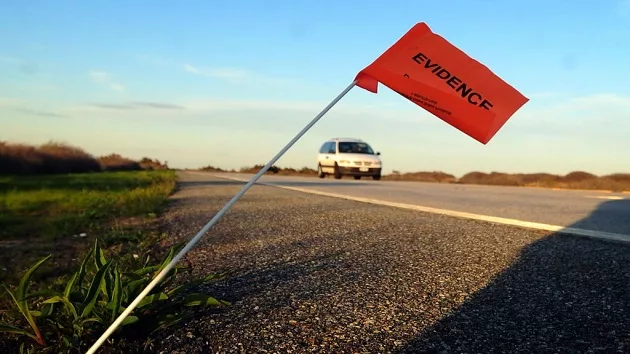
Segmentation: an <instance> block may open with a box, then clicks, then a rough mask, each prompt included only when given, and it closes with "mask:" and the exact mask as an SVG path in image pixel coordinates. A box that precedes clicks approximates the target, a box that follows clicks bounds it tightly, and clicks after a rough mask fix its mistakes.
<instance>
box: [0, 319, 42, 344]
mask: <svg viewBox="0 0 630 354" xmlns="http://www.w3.org/2000/svg"><path fill="white" fill-rule="evenodd" d="M0 332H4V333H13V334H18V335H22V336H27V337H29V338H31V339H33V340H37V336H35V335H34V334H33V333H31V332H29V331H26V330H24V329H22V328H18V327H15V326H11V325H10V324H7V323H2V322H0Z"/></svg>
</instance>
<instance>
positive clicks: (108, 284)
mask: <svg viewBox="0 0 630 354" xmlns="http://www.w3.org/2000/svg"><path fill="white" fill-rule="evenodd" d="M106 263H107V260H106V259H105V253H104V252H103V249H102V248H101V246H100V245H99V244H98V239H95V240H94V264H95V265H96V269H97V270H99V269H101V268H102V267H103V266H104V265H105V264H106ZM112 283H113V282H112V279H111V277H110V276H109V274H107V275H106V276H105V277H104V278H103V280H102V281H101V283H100V284H99V287H100V289H101V291H102V292H103V295H105V296H106V297H107V300H111V296H112V294H111V292H112V287H113V284H112Z"/></svg>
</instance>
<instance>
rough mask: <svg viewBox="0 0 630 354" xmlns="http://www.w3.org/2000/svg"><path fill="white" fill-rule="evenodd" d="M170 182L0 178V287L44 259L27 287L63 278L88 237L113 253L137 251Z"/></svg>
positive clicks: (116, 175)
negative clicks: (47, 261) (46, 258)
mask: <svg viewBox="0 0 630 354" xmlns="http://www.w3.org/2000/svg"><path fill="white" fill-rule="evenodd" d="M176 180H177V176H176V173H175V172H174V171H169V170H156V171H129V172H96V173H83V174H65V175H39V176H27V177H23V176H20V177H14V176H2V177H0V282H3V281H6V282H12V281H15V279H16V276H17V275H18V274H20V273H22V272H23V271H24V269H26V268H28V267H29V266H30V264H32V263H33V261H35V260H36V259H38V258H41V257H42V256H43V255H46V254H53V258H52V259H51V262H50V264H47V265H46V266H44V267H42V270H41V271H40V272H39V273H40V276H39V278H38V279H35V280H36V281H41V282H45V281H46V279H52V278H54V277H56V276H59V275H63V274H65V273H67V271H68V266H70V265H72V264H74V262H75V261H76V257H77V256H78V255H79V254H81V253H82V252H84V251H85V249H86V247H89V245H90V244H91V243H92V242H93V240H94V238H95V237H98V239H100V240H101V242H102V243H103V246H104V247H118V250H113V252H114V253H123V252H127V253H128V252H132V249H134V248H137V247H142V246H141V243H142V242H144V240H145V239H146V238H147V235H148V234H150V233H152V232H153V231H152V230H150V224H151V222H152V220H154V219H155V216H156V215H157V214H158V213H159V212H160V210H161V209H162V208H163V206H164V205H165V204H166V199H167V198H168V196H169V195H170V194H171V193H172V192H173V190H174V188H175V184H176ZM81 233H85V234H87V236H86V237H76V236H77V235H79V234H81Z"/></svg>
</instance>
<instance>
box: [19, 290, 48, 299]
mask: <svg viewBox="0 0 630 354" xmlns="http://www.w3.org/2000/svg"><path fill="white" fill-rule="evenodd" d="M54 294H55V292H54V291H52V290H46V289H44V290H39V291H35V292H32V293H30V294H27V295H26V296H25V297H24V299H23V300H30V299H33V298H36V297H40V296H52V295H54Z"/></svg>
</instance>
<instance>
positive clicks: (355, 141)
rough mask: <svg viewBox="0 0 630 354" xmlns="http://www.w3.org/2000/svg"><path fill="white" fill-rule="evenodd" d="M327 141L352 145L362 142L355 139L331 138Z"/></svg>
mask: <svg viewBox="0 0 630 354" xmlns="http://www.w3.org/2000/svg"><path fill="white" fill-rule="evenodd" d="M328 141H345V142H353V143H363V142H364V141H363V140H361V139H356V138H332V139H330V140H328Z"/></svg>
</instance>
